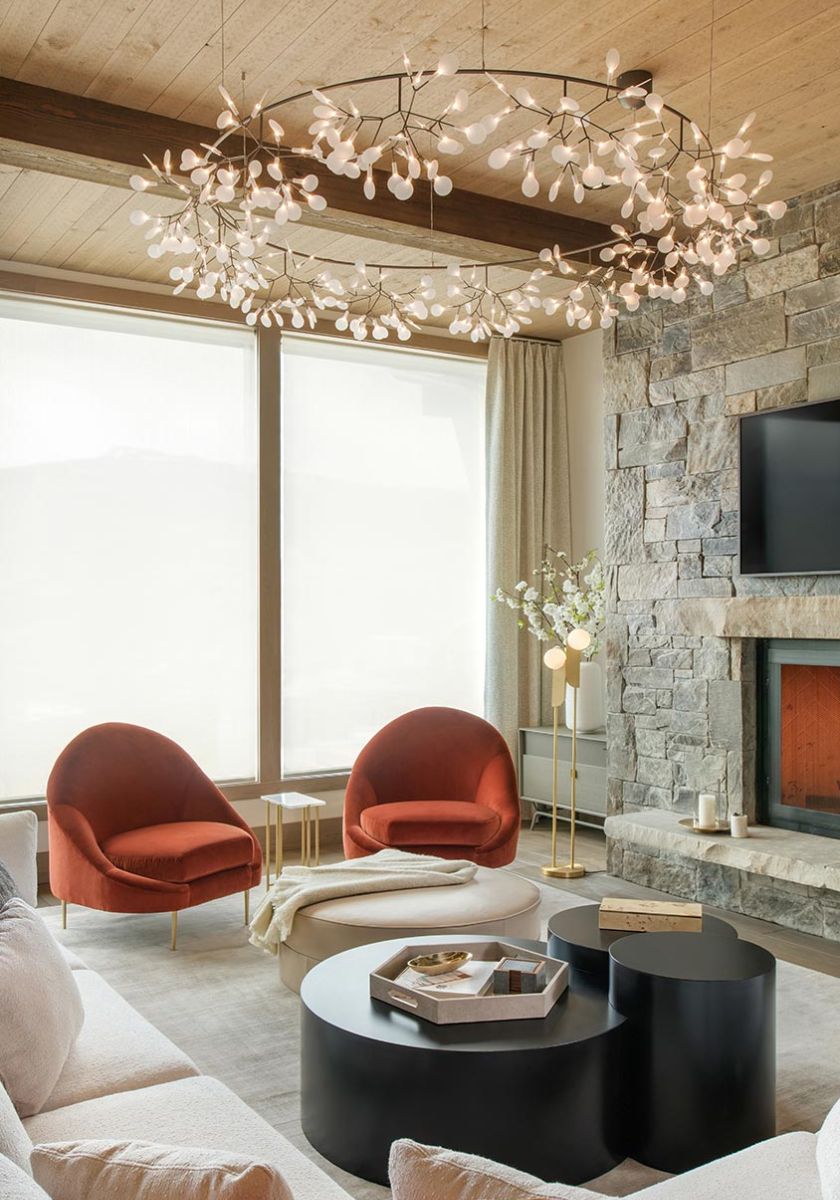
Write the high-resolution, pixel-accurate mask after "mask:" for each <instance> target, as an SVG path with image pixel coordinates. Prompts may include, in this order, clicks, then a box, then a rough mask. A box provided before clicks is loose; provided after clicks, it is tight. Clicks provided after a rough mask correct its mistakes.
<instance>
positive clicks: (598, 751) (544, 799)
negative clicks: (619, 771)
mask: <svg viewBox="0 0 840 1200" xmlns="http://www.w3.org/2000/svg"><path fill="white" fill-rule="evenodd" d="M551 738H552V731H551V729H550V728H539V729H520V731H519V790H520V794H521V796H522V799H523V800H526V801H527V802H528V803H529V804H530V805H531V806H532V820H531V827H532V828H533V826H534V823H535V821H537V820H538V819H539V817H550V816H551ZM557 760H558V761H557V811H558V815H559V816H560V817H561V818H567V817H568V815H569V804H570V800H571V777H570V772H571V765H572V733H571V730H570V729H566V727H565V725H563V726H561V727H560V729H559V730H558V734H557ZM606 815H607V738H606V733H604V732H603V731H600V732H596V733H579V734H578V737H577V819H578V821H579V822H580V823H581V824H582V825H594V826H596V827H598V828H600V827H601V826H602V825H603V823H604V818H605V817H606Z"/></svg>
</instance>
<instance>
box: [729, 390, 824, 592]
mask: <svg viewBox="0 0 840 1200" xmlns="http://www.w3.org/2000/svg"><path fill="white" fill-rule="evenodd" d="M740 466H741V476H740V478H741V528H740V535H741V536H740V548H741V563H740V568H741V574H742V575H803V574H804V575H810V574H812V573H814V574H816V573H818V572H840V400H827V401H825V402H822V403H819V404H802V405H800V406H798V407H796V408H785V409H780V410H778V411H776V412H773V411H772V410H771V411H768V412H762V413H753V414H749V415H747V416H744V417H742V418H741V463H740Z"/></svg>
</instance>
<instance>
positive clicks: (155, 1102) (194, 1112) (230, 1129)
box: [0, 814, 349, 1200]
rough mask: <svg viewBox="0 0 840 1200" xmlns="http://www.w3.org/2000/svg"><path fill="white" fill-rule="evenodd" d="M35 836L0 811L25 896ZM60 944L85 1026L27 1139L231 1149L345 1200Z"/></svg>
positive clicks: (302, 1187)
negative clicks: (129, 1140) (77, 992)
mask: <svg viewBox="0 0 840 1200" xmlns="http://www.w3.org/2000/svg"><path fill="white" fill-rule="evenodd" d="M12 818H15V819H12ZM20 818H23V819H22V820H21V819H20ZM36 834H37V824H36V823H35V818H34V817H32V815H31V814H12V815H11V816H8V815H0V860H3V861H8V862H9V863H10V864H14V866H15V867H16V868H17V869H18V871H19V873H20V874H21V875H22V877H25V879H26V883H25V884H24V885H22V886H21V890H24V887H25V888H26V891H27V895H25V896H24V899H27V900H28V901H32V900H36V897H34V896H32V895H31V889H32V879H34V876H32V879H30V875H31V872H27V871H26V869H25V864H26V861H27V858H28V857H31V860H32V863H34V850H35V836H36ZM22 865H23V867H24V869H21V866H22ZM62 949H63V952H64V954H65V957H66V958H67V960H68V962H69V964H70V966H71V967H72V969H73V970H74V972H75V978H76V982H77V984H78V985H79V990H80V992H81V995H82V1000H83V1003H84V1009H85V1022H84V1026H83V1028H82V1032H81V1034H80V1035H79V1038H78V1040H77V1041H76V1044H75V1045H74V1047H73V1050H72V1051H71V1053H70V1057H69V1058H68V1060H67V1063H66V1064H65V1067H64V1070H63V1072H62V1074H61V1076H60V1078H59V1080H58V1083H57V1084H56V1087H55V1089H54V1091H53V1093H52V1095H51V1096H50V1098H49V1100H48V1101H47V1103H46V1104H45V1105H44V1107H43V1109H42V1110H41V1112H39V1113H38V1114H37V1115H36V1116H33V1117H28V1118H26V1119H25V1120H24V1121H23V1122H22V1126H23V1129H24V1130H25V1131H26V1134H27V1135H28V1137H29V1138H30V1140H31V1141H32V1142H33V1143H40V1142H57V1141H67V1140H73V1139H77V1138H113V1139H115V1140H116V1139H124V1138H133V1139H139V1140H142V1141H152V1142H159V1143H163V1144H165V1145H181V1146H201V1147H207V1148H212V1149H216V1150H230V1151H233V1152H235V1153H238V1154H244V1155H251V1156H253V1157H254V1158H255V1159H259V1160H261V1161H263V1162H270V1163H272V1164H273V1165H275V1166H276V1167H277V1168H278V1170H279V1171H280V1172H281V1173H282V1175H283V1176H284V1178H285V1179H286V1182H287V1183H288V1185H289V1188H290V1190H291V1192H292V1195H293V1196H294V1198H295V1200H349V1197H348V1195H347V1193H346V1192H345V1191H344V1190H343V1189H342V1188H340V1187H339V1186H338V1184H336V1183H334V1182H333V1180H331V1179H330V1178H329V1177H328V1176H327V1175H325V1174H324V1173H323V1171H321V1170H320V1169H319V1168H318V1167H317V1166H316V1165H315V1164H314V1163H313V1162H310V1160H309V1159H308V1158H306V1157H305V1155H303V1154H301V1152H300V1151H299V1150H297V1149H296V1148H295V1147H294V1146H293V1145H292V1144H291V1143H290V1142H289V1141H288V1140H287V1139H286V1138H284V1137H283V1136H282V1135H281V1134H279V1133H278V1132H277V1131H276V1130H275V1129H273V1128H272V1127H271V1126H270V1125H269V1124H268V1123H267V1122H266V1121H264V1120H263V1119H262V1117H260V1116H258V1115H257V1114H256V1113H255V1112H254V1111H253V1110H252V1109H250V1108H249V1107H248V1105H247V1104H245V1103H244V1102H243V1101H242V1100H240V1099H239V1097H238V1096H236V1095H235V1094H234V1093H233V1092H232V1091H230V1089H229V1088H227V1087H225V1085H224V1084H223V1083H220V1082H219V1081H218V1080H217V1079H211V1078H210V1077H209V1076H207V1075H202V1074H201V1073H200V1072H199V1070H198V1068H197V1067H196V1065H195V1063H194V1062H192V1061H191V1060H190V1059H189V1058H187V1056H186V1054H184V1053H183V1052H182V1051H181V1050H179V1049H178V1047H177V1046H176V1045H174V1043H172V1042H171V1041H170V1040H169V1038H167V1037H165V1036H164V1035H163V1034H162V1033H160V1032H159V1031H158V1030H157V1029H155V1027H154V1026H153V1025H150V1024H149V1022H148V1021H146V1020H145V1019H144V1018H143V1017H142V1016H141V1015H140V1014H139V1013H138V1012H137V1011H136V1010H135V1009H133V1008H132V1007H131V1005H130V1004H128V1003H127V1002H126V1001H125V1000H123V998H122V996H120V995H118V993H117V992H115V991H114V989H113V988H112V987H110V986H109V985H108V984H107V983H106V982H105V980H104V979H102V977H101V976H100V975H97V974H96V972H95V971H89V970H87V969H86V968H85V966H84V963H82V962H81V960H80V959H79V958H78V957H77V956H76V955H74V954H72V953H70V952H69V951H67V950H64V948H62Z"/></svg>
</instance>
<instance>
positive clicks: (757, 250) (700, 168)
mask: <svg viewBox="0 0 840 1200" xmlns="http://www.w3.org/2000/svg"><path fill="white" fill-rule="evenodd" d="M618 66H619V56H618V52H617V51H615V50H610V51H609V53H608V54H607V56H606V71H607V77H606V81H602V80H593V79H583V78H578V77H575V76H569V75H560V74H554V73H549V72H538V71H523V70H489V69H485V68H483V67H481V68H461V67H459V66H458V64H457V61H456V60H455V58H454V56H452V55H444V56H443V57H442V58H441V59H440V61H439V62H438V64H437V66H436V67H435V68H433V69H431V70H416V69H415V68H414V67H413V66H412V64H411V62H410V61H409V59H408V58H407V57H404V67H405V69H404V72H399V73H389V74H384V75H377V76H370V77H367V78H364V79H356V80H349V81H345V82H342V83H337V84H334V85H329V86H324V87H322V88H320V89H313V90H312V91H311V92H310V91H307V92H300V93H297V94H296V95H293V96H289V97H287V98H286V99H283V100H277V101H274V102H272V103H270V104H263V103H262V102H260V103H258V104H255V105H254V107H253V108H252V109H251V110H250V111H248V112H244V111H242V110H240V108H239V107H238V106H237V104H236V102H235V100H234V99H233V97H232V96H231V95H230V93H229V92H228V91H227V90H226V89H225V88H224V87H222V88H220V92H221V95H222V99H223V101H224V104H225V107H224V109H223V110H222V112H221V114H220V116H219V117H218V120H217V122H216V124H217V128H218V130H219V136H218V137H217V138H216V140H215V141H213V142H212V143H207V144H202V145H201V146H200V147H198V148H197V149H185V150H183V151H182V153H181V158H180V161H179V163H178V164H177V166H176V165H175V163H174V162H173V159H172V155H171V153H170V152H169V151H167V153H166V155H165V156H164V159H163V162H162V164H160V165H157V164H155V163H153V162H152V161H151V160H150V159H148V158H147V160H146V161H147V162H148V163H149V167H150V169H151V178H148V177H147V176H144V175H139V174H138V175H133V176H132V177H131V186H132V187H133V188H134V189H135V190H136V191H138V192H146V191H148V190H149V189H154V188H155V187H162V188H163V189H165V191H166V192H167V193H169V194H171V193H172V191H173V190H174V192H175V193H176V195H177V196H178V202H177V207H176V208H175V209H174V211H172V212H170V213H168V214H160V213H153V212H149V211H147V210H146V209H144V208H142V207H141V208H137V209H136V210H134V211H133V212H132V213H131V216H130V220H131V221H132V223H133V224H135V225H137V226H145V227H147V229H146V238H147V240H148V242H149V245H148V254H149V256H150V257H151V258H155V259H157V258H162V257H164V256H168V255H172V256H173V257H174V258H175V259H177V260H178V261H177V263H176V265H173V266H172V268H171V269H170V272H169V276H170V279H171V280H172V282H173V285H174V291H175V293H176V294H177V293H181V292H182V291H184V290H185V289H186V288H194V289H195V294H196V295H197V296H198V297H199V298H200V299H202V300H213V299H220V300H222V301H224V302H226V303H227V304H229V305H230V306H231V307H232V308H234V309H238V310H239V311H241V312H242V313H243V314H244V315H245V320H246V322H247V323H248V324H250V325H254V324H256V323H257V322H260V323H261V324H262V325H264V326H271V325H272V324H275V323H276V324H277V325H280V326H284V325H285V324H286V322H288V323H289V324H290V325H291V326H292V327H293V328H296V329H302V328H305V327H309V328H315V326H316V324H317V322H318V320H319V319H320V318H321V317H323V316H324V315H326V314H331V315H332V317H333V318H334V319H335V325H336V327H337V328H338V329H340V330H342V331H343V330H350V331H351V332H352V334H353V336H354V337H356V338H357V339H359V340H364V339H365V338H367V337H369V336H370V337H373V338H374V339H376V340H383V339H385V338H387V337H389V335H390V334H394V335H395V336H396V337H397V338H398V339H399V340H400V341H407V340H409V339H410V338H411V336H412V334H413V333H417V332H420V331H421V329H422V326H423V322H425V321H427V320H429V319H431V320H433V321H435V322H441V321H446V322H447V323H448V328H449V332H450V333H451V334H453V335H467V336H469V337H470V338H471V339H472V340H473V341H483V340H485V339H487V338H489V337H490V336H492V335H493V334H500V335H502V336H503V337H511V336H513V335H514V334H516V333H518V332H519V331H520V330H521V329H522V328H523V327H526V326H528V325H529V324H531V323H532V314H533V313H534V312H535V311H542V312H543V313H545V314H547V315H548V316H554V315H557V316H558V319H559V320H561V321H563V322H565V323H566V324H567V325H568V326H570V327H577V328H578V329H589V328H591V327H593V325H595V324H598V325H600V326H601V327H603V328H608V327H609V326H610V325H611V324H612V322H613V321H614V319H615V317H616V316H617V315H618V314H619V312H620V311H622V310H626V311H630V312H632V311H635V310H636V309H637V308H638V307H639V304H640V302H641V300H642V299H643V298H644V297H645V296H649V297H662V298H663V299H667V300H670V301H672V302H673V303H675V304H680V303H682V302H684V301H685V300H686V299H687V298H688V296H689V295H690V293H691V291H692V289H696V290H697V291H699V292H700V293H701V294H702V295H704V296H705V295H709V294H710V293H711V292H712V291H713V290H714V282H715V279H716V278H719V277H720V276H722V275H725V274H726V272H727V271H729V270H730V268H732V267H733V266H735V264H736V263H737V262H738V258H739V253H740V252H741V251H742V250H744V249H749V250H751V251H752V252H753V253H754V254H758V255H760V254H764V253H766V252H767V250H768V249H769V245H770V243H769V241H768V239H767V238H766V237H765V236H764V235H763V233H762V232H761V228H760V226H761V222H762V219H763V218H765V217H766V218H769V219H770V220H776V219H778V218H779V217H781V216H782V215H783V214H784V212H785V208H786V206H785V203H784V201H781V200H773V201H770V202H769V203H768V202H763V201H761V200H760V199H759V197H760V195H761V193H762V192H763V191H764V189H765V188H766V187H767V185H768V184H769V183H770V181H771V179H772V172H771V171H770V170H768V169H766V168H763V169H761V170H760V171H759V172H758V173H757V178H754V179H752V180H749V179H748V176H747V172H748V171H749V170H753V171H755V170H756V168H755V167H754V164H756V163H767V162H769V161H771V156H770V155H768V154H761V153H758V152H756V151H754V150H753V149H752V146H751V142H750V141H749V139H748V137H747V136H746V135H747V131H748V129H749V127H750V125H751V123H752V120H753V117H754V115H755V114H751V115H750V116H749V117H747V119H746V120H745V121H744V122H743V123H742V124H741V127H740V128H739V129H738V131H737V133H736V134H735V135H734V136H733V137H732V138H730V140H729V141H727V142H726V143H724V144H722V145H720V146H717V147H715V146H713V144H712V142H711V140H710V137H709V135H708V134H707V133H706V132H704V131H703V130H702V129H701V128H700V126H699V125H698V124H697V123H696V122H695V121H692V120H691V119H690V118H689V117H687V116H686V115H685V114H683V113H681V112H679V111H678V110H676V109H674V108H672V107H671V106H670V105H667V104H666V103H665V102H664V100H663V99H662V97H661V96H659V95H658V94H657V93H656V92H655V91H653V90H652V80H651V78H650V76H649V74H648V73H646V72H640V71H631V72H626V73H625V74H623V75H618V74H617V72H618ZM475 77H479V78H482V79H483V80H484V81H485V82H487V83H488V84H489V85H490V87H491V89H492V91H490V92H489V95H490V97H491V99H492V100H493V103H492V104H490V105H489V109H490V111H488V112H484V114H483V115H476V116H474V117H473V118H472V119H470V118H469V117H468V116H467V110H468V109H469V107H470V104H471V103H475V101H476V99H481V98H483V93H474V94H473V95H472V96H471V95H470V93H469V92H468V91H467V90H466V89H465V88H464V87H463V86H461V87H459V86H458V83H459V81H463V80H465V79H474V78H475ZM526 82H527V84H528V86H526V85H525V84H526ZM530 88H533V89H534V90H535V91H536V90H538V89H542V90H543V91H546V92H547V91H551V92H552V98H551V99H550V100H548V99H542V100H541V99H539V98H538V97H535V96H534V95H533V94H532V92H531V90H529V89H530ZM351 89H353V90H355V92H356V94H357V95H359V96H361V95H362V94H363V93H364V94H370V93H374V94H375V97H376V100H377V103H376V104H375V105H374V104H373V103H371V110H370V111H367V110H366V109H365V107H363V106H362V105H361V103H357V102H356V101H355V100H354V99H352V98H348V97H347V93H348V92H349V91H350V90H351ZM444 89H445V90H446V95H445V96H442V97H441V96H440V93H441V91H442V90H444ZM383 91H384V92H385V93H387V95H388V96H389V97H390V99H386V100H385V101H384V102H383V100H382V95H383ZM433 95H436V96H437V102H436V103H435V104H434V105H433V104H432V103H431V97H432V96H433ZM304 100H306V101H307V102H308V103H310V104H311V105H312V109H311V123H310V124H309V127H308V140H307V141H306V144H304V145H298V146H290V145H288V144H287V141H286V134H285V130H284V127H283V125H282V124H281V121H280V117H281V116H282V115H283V111H284V110H288V109H290V108H291V107H292V106H293V105H299V104H300V103H301V102H302V101H304ZM483 107H488V106H487V105H484V106H483ZM469 147H475V148H478V147H481V150H480V151H477V152H478V153H482V154H486V156H487V159H486V161H487V165H488V167H489V168H490V169H491V170H493V171H497V172H499V173H503V172H511V171H515V172H517V173H518V175H519V177H520V188H521V191H522V194H523V195H524V196H525V197H526V198H528V199H534V198H535V197H537V196H538V195H540V194H541V193H542V192H543V191H546V193H547V199H548V202H549V204H552V205H553V204H555V203H556V202H557V201H558V199H560V198H561V197H565V196H569V197H570V198H571V199H572V200H573V202H574V203H575V204H576V205H583V204H584V203H585V202H586V200H587V199H588V198H589V197H590V196H597V197H598V198H601V197H602V196H603V195H604V194H605V193H609V192H613V191H614V192H615V194H616V196H617V200H616V209H615V210H614V216H615V218H616V219H615V220H614V222H613V223H611V225H610V236H609V238H608V240H606V241H602V242H599V243H597V244H595V245H592V246H587V247H585V248H583V249H577V250H575V251H572V252H564V251H563V249H562V248H561V247H560V246H559V245H554V246H546V247H545V248H544V249H542V250H541V251H540V252H539V254H538V255H534V254H531V255H525V256H521V257H518V258H503V259H497V260H493V261H475V262H466V263H454V262H450V263H448V264H440V263H439V262H436V261H435V256H434V254H433V253H432V252H431V250H430V252H429V255H428V258H427V261H425V262H421V263H413V264H407V265H406V264H399V265H394V264H390V265H389V264H387V263H364V262H359V261H355V262H350V261H346V260H342V259H337V258H329V257H325V256H321V255H317V254H304V253H300V252H297V251H295V250H294V249H293V248H292V246H291V245H290V244H289V242H288V241H287V240H283V239H284V235H287V234H288V233H289V226H290V225H292V226H293V225H294V223H295V222H297V221H299V220H300V219H301V217H302V216H303V214H304V211H305V210H307V209H308V210H311V211H313V212H316V213H317V212H321V211H323V210H324V209H325V208H326V207H327V201H326V199H325V197H324V196H323V195H322V194H321V193H320V191H319V185H320V178H319V175H318V174H316V173H315V172H314V171H311V170H310V171H306V165H307V160H310V161H311V162H312V163H313V164H318V166H319V168H326V170H327V171H329V172H331V173H332V174H334V175H337V176H345V177H347V178H348V179H350V180H358V181H359V187H360V189H361V190H362V193H363V194H364V196H365V197H366V198H367V199H368V200H370V201H372V200H373V199H374V198H375V196H376V192H377V187H379V186H382V185H381V182H378V179H379V180H381V179H382V178H386V180H387V182H386V184H385V186H386V187H387V190H388V191H389V192H390V193H391V195H392V196H394V197H395V198H396V199H397V200H402V201H405V200H409V199H411V197H412V196H413V195H414V192H415V188H416V185H417V182H418V181H419V180H421V179H422V180H424V181H426V184H427V186H428V188H429V197H430V208H431V212H430V227H431V224H432V223H433V222H432V220H431V218H433V215H434V207H433V206H434V204H435V203H440V204H445V203H446V197H447V196H448V195H449V194H450V193H451V192H452V191H453V187H454V184H453V178H452V174H453V173H454V172H452V168H450V167H449V166H448V164H449V163H450V162H457V157H458V156H459V155H460V154H462V153H463V152H464V150H466V149H467V148H469ZM378 163H382V164H383V165H385V166H387V167H388V168H389V169H390V173H389V174H388V175H387V176H385V173H384V171H382V170H381V169H380V170H376V169H375V168H376V165H377V164H378ZM301 164H303V166H301ZM732 164H737V165H735V166H733V165H732ZM304 172H305V173H304ZM321 174H322V175H323V174H324V171H323V170H321ZM512 273H515V274H513V277H512ZM558 284H563V285H564V288H565V289H566V290H564V291H563V292H562V294H558Z"/></svg>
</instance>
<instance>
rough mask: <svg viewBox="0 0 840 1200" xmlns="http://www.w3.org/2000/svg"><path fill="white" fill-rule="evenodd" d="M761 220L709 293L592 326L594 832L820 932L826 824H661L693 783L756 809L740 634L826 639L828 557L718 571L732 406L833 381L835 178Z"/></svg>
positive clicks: (630, 864) (669, 886)
mask: <svg viewBox="0 0 840 1200" xmlns="http://www.w3.org/2000/svg"><path fill="white" fill-rule="evenodd" d="M774 234H775V235H777V236H776V240H775V241H774V243H773V248H772V250H771V254H770V256H768V257H765V258H762V259H761V260H757V261H752V260H747V261H745V262H744V263H743V264H742V265H741V267H740V269H739V271H738V272H737V273H736V274H735V275H733V276H732V277H731V278H728V279H726V280H724V281H722V282H721V283H719V284H718V286H717V287H716V290H715V292H714V294H713V296H711V297H702V296H699V295H697V296H693V297H692V298H691V299H690V300H689V301H687V302H686V303H685V304H683V305H681V306H677V305H672V304H667V303H662V302H652V303H650V304H649V305H648V306H647V307H645V308H644V309H643V310H640V311H639V312H638V313H636V314H633V315H627V316H625V317H624V318H622V319H621V320H620V321H619V323H618V325H617V327H616V328H615V329H614V330H612V331H608V332H607V334H606V335H605V397H606V417H605V422H606V424H605V438H606V463H607V496H606V530H605V559H606V565H607V569H608V578H609V603H608V629H607V676H608V693H607V713H608V715H607V746H608V775H609V784H608V788H609V791H608V811H609V813H610V816H609V817H608V820H607V826H606V828H607V837H608V850H609V856H610V867H611V870H613V872H614V873H616V874H618V875H621V876H623V877H625V878H627V879H632V880H635V881H637V882H640V883H644V884H647V885H649V886H651V887H656V888H661V889H662V890H665V891H669V892H673V893H676V894H678V895H683V896H686V897H689V898H699V899H703V900H707V901H708V902H709V903H715V904H719V905H721V906H722V907H725V908H732V909H735V910H736V911H741V912H745V913H749V914H751V915H754V916H760V917H765V918H767V919H770V920H776V921H779V922H781V923H783V924H788V925H791V926H793V927H795V928H799V929H804V930H806V931H808V932H813V933H820V934H825V935H826V936H829V937H833V938H837V939H840V840H837V839H834V838H829V837H825V836H819V835H816V834H815V833H813V832H812V833H803V832H801V831H800V830H797V829H796V828H793V827H791V826H790V825H788V826H784V825H781V824H780V825H779V827H768V826H765V825H763V824H762V825H761V826H760V828H759V829H758V830H757V831H756V835H755V836H753V837H750V838H749V839H747V840H746V841H744V842H738V841H735V840H732V839H729V838H718V839H709V838H704V839H701V838H698V837H697V836H696V835H694V834H692V833H690V832H688V831H686V830H683V829H681V827H680V826H679V818H680V817H682V816H685V815H686V814H687V813H688V811H690V809H691V808H692V807H693V802H694V797H695V796H696V793H697V792H699V791H716V792H718V793H719V794H720V796H721V798H722V804H723V806H724V807H725V808H726V809H727V810H728V811H730V812H731V811H739V810H742V811H745V812H747V813H748V815H749V816H750V819H751V821H756V820H764V819H765V818H766V816H767V809H766V807H765V806H766V802H767V786H766V780H765V773H764V764H763V760H762V765H761V770H759V760H758V748H759V725H758V720H759V715H760V713H763V712H764V711H765V710H764V708H762V709H761V710H759V701H761V703H762V705H763V703H764V700H765V699H766V693H765V689H764V682H763V679H762V676H761V671H762V670H763V662H764V660H763V659H762V658H761V657H760V653H759V651H760V645H761V643H762V642H764V643H766V644H767V645H770V646H772V645H776V644H777V643H776V642H775V641H774V639H780V640H788V639H802V640H807V641H808V642H812V643H815V642H824V643H825V644H826V645H828V644H829V643H830V642H833V641H834V640H835V639H840V575H820V576H797V577H750V576H741V575H739V574H738V571H737V532H738V475H737V445H738V432H737V427H738V418H739V416H740V415H741V414H743V413H748V412H754V411H757V410H763V409H768V408H773V407H781V406H786V405H791V404H798V403H807V402H808V401H809V400H821V399H829V398H833V397H838V396H840V186H836V187H835V188H833V189H823V190H822V191H820V192H819V193H815V194H812V195H809V196H803V197H801V198H800V199H799V200H797V201H793V202H792V203H791V205H790V208H789V211H788V213H787V214H786V216H785V217H784V218H783V219H782V221H781V222H780V223H777V224H776V225H775V226H774ZM779 644H780V643H779ZM800 682H801V681H800ZM801 753H802V752H801ZM787 759H790V749H788V753H787V755H786V760H787ZM812 794H813V792H812ZM823 799H824V797H823ZM785 807H786V808H793V807H798V808H799V810H800V813H799V814H794V817H796V816H797V815H801V813H802V812H803V811H805V810H808V813H814V814H815V815H820V814H819V811H818V809H819V806H818V805H817V804H816V803H814V802H812V803H811V804H807V803H806V804H804V805H803V804H799V805H798V806H796V805H786V806H785ZM783 815H784V814H783ZM788 815H789V814H788ZM822 832H825V831H822Z"/></svg>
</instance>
